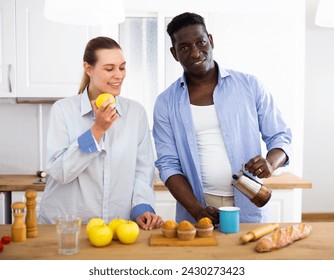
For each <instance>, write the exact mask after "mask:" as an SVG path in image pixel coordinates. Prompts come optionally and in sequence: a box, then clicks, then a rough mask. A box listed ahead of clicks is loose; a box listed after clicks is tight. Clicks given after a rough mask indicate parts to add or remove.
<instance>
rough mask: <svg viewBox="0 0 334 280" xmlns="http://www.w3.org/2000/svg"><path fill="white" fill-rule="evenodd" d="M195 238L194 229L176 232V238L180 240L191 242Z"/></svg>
mask: <svg viewBox="0 0 334 280" xmlns="http://www.w3.org/2000/svg"><path fill="white" fill-rule="evenodd" d="M195 236H196V229H194V230H178V231H177V237H178V238H179V239H180V240H193V239H194V238H195Z"/></svg>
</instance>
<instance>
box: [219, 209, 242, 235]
mask: <svg viewBox="0 0 334 280" xmlns="http://www.w3.org/2000/svg"><path fill="white" fill-rule="evenodd" d="M218 210H219V229H220V231H221V232H223V233H237V232H239V224H240V222H239V212H240V208H239V207H233V206H223V207H219V208H218Z"/></svg>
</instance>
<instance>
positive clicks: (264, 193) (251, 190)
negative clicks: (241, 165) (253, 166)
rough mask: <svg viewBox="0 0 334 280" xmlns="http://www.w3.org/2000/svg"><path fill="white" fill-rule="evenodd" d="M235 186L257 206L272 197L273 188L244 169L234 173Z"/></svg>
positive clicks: (260, 205) (262, 204)
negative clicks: (249, 174)
mask: <svg viewBox="0 0 334 280" xmlns="http://www.w3.org/2000/svg"><path fill="white" fill-rule="evenodd" d="M232 177H233V179H235V180H236V181H235V182H234V186H235V187H236V188H237V189H238V190H239V191H240V192H242V193H243V194H244V195H245V196H247V197H248V198H249V200H250V201H251V202H253V203H254V204H255V205H256V206H257V207H262V206H264V205H265V204H266V203H267V202H268V201H269V200H270V198H271V190H270V189H269V188H267V187H266V186H264V185H262V184H261V183H259V182H257V181H255V180H254V179H252V178H251V177H249V176H247V175H246V174H245V173H244V172H243V171H240V172H238V173H237V174H234V175H233V176H232Z"/></svg>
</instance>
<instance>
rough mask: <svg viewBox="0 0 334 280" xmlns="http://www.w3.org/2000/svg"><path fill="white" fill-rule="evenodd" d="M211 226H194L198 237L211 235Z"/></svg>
mask: <svg viewBox="0 0 334 280" xmlns="http://www.w3.org/2000/svg"><path fill="white" fill-rule="evenodd" d="M212 231H213V226H211V227H208V228H196V233H197V236H198V237H210V236H211V235H212Z"/></svg>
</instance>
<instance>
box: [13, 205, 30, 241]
mask: <svg viewBox="0 0 334 280" xmlns="http://www.w3.org/2000/svg"><path fill="white" fill-rule="evenodd" d="M25 207H26V204H25V203H24V202H21V201H19V202H14V203H13V204H12V209H13V216H14V219H15V220H14V223H13V224H12V241H13V242H23V241H26V238H27V229H26V224H25V223H24V219H23V215H24V208H25Z"/></svg>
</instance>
